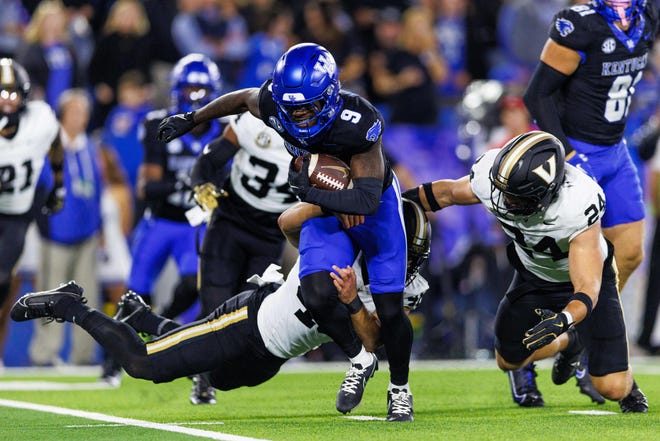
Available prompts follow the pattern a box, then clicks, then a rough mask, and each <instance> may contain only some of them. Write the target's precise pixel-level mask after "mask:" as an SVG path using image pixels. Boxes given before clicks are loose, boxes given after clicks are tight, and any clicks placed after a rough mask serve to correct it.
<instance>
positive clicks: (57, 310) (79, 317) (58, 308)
mask: <svg viewBox="0 0 660 441" xmlns="http://www.w3.org/2000/svg"><path fill="white" fill-rule="evenodd" d="M90 311H91V308H90V307H89V306H87V305H85V304H84V303H81V302H80V301H78V300H77V299H75V298H66V299H62V300H60V301H59V302H57V304H56V305H55V307H54V308H53V314H54V315H55V317H62V318H63V319H64V320H66V321H67V322H70V323H76V324H80V323H82V322H83V321H84V320H85V318H86V317H87V316H88V315H89V312H90Z"/></svg>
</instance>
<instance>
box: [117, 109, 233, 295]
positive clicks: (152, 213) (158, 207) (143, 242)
mask: <svg viewBox="0 0 660 441" xmlns="http://www.w3.org/2000/svg"><path fill="white" fill-rule="evenodd" d="M167 115H168V113H167V111H166V110H158V111H154V112H151V113H149V114H148V115H147V117H146V119H145V121H144V127H143V128H144V130H143V136H142V142H143V144H144V148H145V158H144V162H145V164H155V165H160V166H161V167H162V169H163V178H162V180H163V181H166V182H171V183H173V184H175V188H176V189H173V190H172V192H170V193H169V194H168V195H167V196H165V197H159V198H153V199H147V200H146V201H145V203H146V205H147V209H146V211H145V214H144V216H143V218H142V219H141V220H140V222H139V223H138V225H137V227H136V229H135V232H134V233H133V243H132V247H131V253H132V256H133V263H132V267H131V273H130V276H129V279H128V288H129V289H131V290H133V291H135V292H137V293H140V294H143V295H146V294H148V293H150V292H151V288H152V285H153V284H154V282H155V280H156V279H157V278H158V275H159V274H160V272H161V271H162V269H163V267H164V266H165V263H166V262H167V259H168V258H169V257H170V256H172V257H173V258H174V260H175V261H176V265H177V268H178V271H179V275H181V276H183V275H194V274H196V273H197V260H198V258H197V228H196V227H192V226H190V224H189V223H188V221H187V219H186V215H185V212H186V211H187V210H189V209H190V208H192V207H194V205H195V203H194V201H193V199H192V198H191V194H190V192H191V190H190V188H188V187H187V186H186V182H187V181H188V179H189V178H188V176H189V174H190V170H191V169H192V166H193V165H194V163H195V159H196V157H197V155H198V154H199V153H200V152H201V151H202V149H203V148H204V145H206V144H207V143H209V142H210V141H211V140H213V139H214V138H216V137H218V136H220V135H221V134H222V127H221V125H220V124H219V123H218V122H217V121H213V122H212V123H211V125H210V128H209V129H208V130H207V131H206V132H204V133H203V134H202V135H201V136H199V137H196V136H194V135H192V134H190V133H189V134H186V135H184V136H182V137H181V138H179V139H175V140H173V141H171V142H169V143H164V142H161V141H158V140H157V138H156V132H157V129H158V124H159V123H160V121H161V120H162V119H163V118H164V117H166V116H167ZM177 183H178V184H177Z"/></svg>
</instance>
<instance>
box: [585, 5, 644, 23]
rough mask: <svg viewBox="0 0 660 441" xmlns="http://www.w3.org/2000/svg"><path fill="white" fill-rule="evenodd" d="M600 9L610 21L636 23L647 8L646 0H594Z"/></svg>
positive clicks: (597, 8) (598, 9) (597, 9)
mask: <svg viewBox="0 0 660 441" xmlns="http://www.w3.org/2000/svg"><path fill="white" fill-rule="evenodd" d="M593 2H594V4H595V7H596V11H598V12H599V13H600V14H601V15H602V16H603V17H605V19H606V20H607V21H608V22H609V23H614V22H615V21H620V22H621V23H623V24H624V25H627V23H634V22H635V20H636V19H637V17H638V16H639V15H640V14H641V13H642V12H643V11H644V8H646V0H593Z"/></svg>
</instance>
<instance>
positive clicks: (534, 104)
mask: <svg viewBox="0 0 660 441" xmlns="http://www.w3.org/2000/svg"><path fill="white" fill-rule="evenodd" d="M657 27H658V11H657V9H656V7H655V6H654V5H653V4H652V2H647V0H627V1H625V0H612V1H608V0H594V1H592V2H590V3H587V4H580V5H574V6H572V7H570V8H567V9H564V10H562V11H560V12H559V13H558V14H557V15H556V16H555V18H554V20H553V22H552V26H551V28H550V35H549V38H548V40H547V42H546V44H545V47H544V48H543V51H542V52H541V57H540V62H539V64H538V66H537V68H536V71H535V72H534V75H533V77H532V79H531V81H530V83H529V86H528V88H527V91H526V93H525V96H524V100H525V104H526V105H527V107H528V109H529V111H530V113H531V115H532V117H533V118H534V119H535V121H536V124H537V125H538V126H539V127H540V128H541V129H542V130H545V131H547V132H550V133H552V134H553V135H555V136H556V137H557V138H559V140H560V141H561V142H562V144H563V145H564V148H565V149H566V159H567V160H568V161H569V163H571V164H573V165H575V166H577V167H579V168H581V169H582V170H583V171H585V172H586V173H588V174H590V175H591V176H593V177H594V178H595V179H596V180H597V181H598V183H599V184H600V186H601V187H602V189H603V192H604V193H605V196H606V197H607V208H606V210H605V214H604V215H603V219H602V228H603V234H604V235H605V237H606V238H607V239H608V240H610V241H611V242H612V244H613V245H614V257H615V261H616V265H617V269H618V273H619V283H618V287H619V292H622V291H623V287H624V286H625V284H626V282H627V281H628V278H629V277H630V275H631V274H632V273H633V271H634V270H635V269H636V268H637V267H638V266H639V264H640V263H641V261H642V258H643V255H644V246H643V244H644V216H645V209H644V200H643V196H642V189H641V185H640V182H639V177H638V174H637V170H636V167H635V165H634V164H633V162H632V160H631V158H630V155H629V154H628V149H627V146H626V141H625V139H623V134H624V129H625V124H626V120H627V118H628V110H629V107H630V101H631V99H632V95H633V94H634V93H635V85H636V84H637V82H638V81H639V80H640V79H641V78H642V74H643V70H644V69H645V68H646V66H647V64H648V61H649V60H648V57H649V51H650V49H651V46H652V45H653V42H654V40H655V37H656V32H657ZM525 371H526V372H525ZM525 371H523V372H519V374H521V375H519V376H518V377H520V379H521V380H522V379H524V378H525V377H526V376H530V375H531V376H532V377H531V378H532V379H533V375H535V373H534V372H533V369H532V368H531V367H529V366H527V367H526V368H525ZM581 372H583V369H578V375H579V374H580V373H581ZM511 379H512V380H515V378H514V377H511ZM539 397H540V392H539Z"/></svg>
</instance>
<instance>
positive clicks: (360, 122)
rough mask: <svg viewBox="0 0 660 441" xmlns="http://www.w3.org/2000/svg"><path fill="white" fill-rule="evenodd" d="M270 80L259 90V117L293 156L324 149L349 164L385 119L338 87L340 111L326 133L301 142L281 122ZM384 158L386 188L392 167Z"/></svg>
mask: <svg viewBox="0 0 660 441" xmlns="http://www.w3.org/2000/svg"><path fill="white" fill-rule="evenodd" d="M270 84H271V81H270V80H269V81H267V82H266V83H264V84H263V85H262V86H261V90H260V91H259V112H260V113H261V119H262V120H263V121H264V122H265V123H266V124H267V125H268V126H270V127H272V128H273V129H275V130H276V131H277V133H279V134H280V136H281V137H282V138H284V145H285V147H286V148H287V150H288V151H289V153H290V154H291V155H292V156H302V155H304V154H307V153H325V154H328V155H332V156H336V157H338V158H339V159H341V160H342V161H344V162H345V163H346V164H350V163H351V157H352V156H353V155H356V154H359V153H364V152H366V151H367V150H369V149H370V148H371V146H373V145H374V143H375V142H376V141H377V140H378V138H380V135H381V134H382V133H383V129H384V128H385V122H384V121H383V117H382V115H381V114H380V112H379V111H378V109H376V108H375V107H374V106H373V105H371V104H370V103H369V102H368V101H366V100H365V99H363V98H361V97H360V96H358V95H355V94H353V93H350V92H346V91H341V92H340V96H341V100H342V104H341V107H340V109H339V110H338V113H339V115H337V117H336V118H335V120H334V122H333V123H332V125H331V127H330V128H329V129H328V131H327V133H326V135H325V136H324V137H323V138H322V139H321V140H320V141H319V142H317V143H316V144H310V145H303V144H302V143H301V142H300V141H298V140H297V139H296V138H294V137H293V136H291V135H290V134H289V133H288V132H287V131H286V129H285V128H284V126H283V125H282V123H281V122H280V119H279V117H278V114H277V105H276V104H275V101H273V93H272V92H271V90H270ZM383 161H385V180H384V183H383V189H385V188H387V187H389V185H390V183H391V182H392V170H391V168H390V166H389V164H388V162H387V159H386V158H385V156H383Z"/></svg>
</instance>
